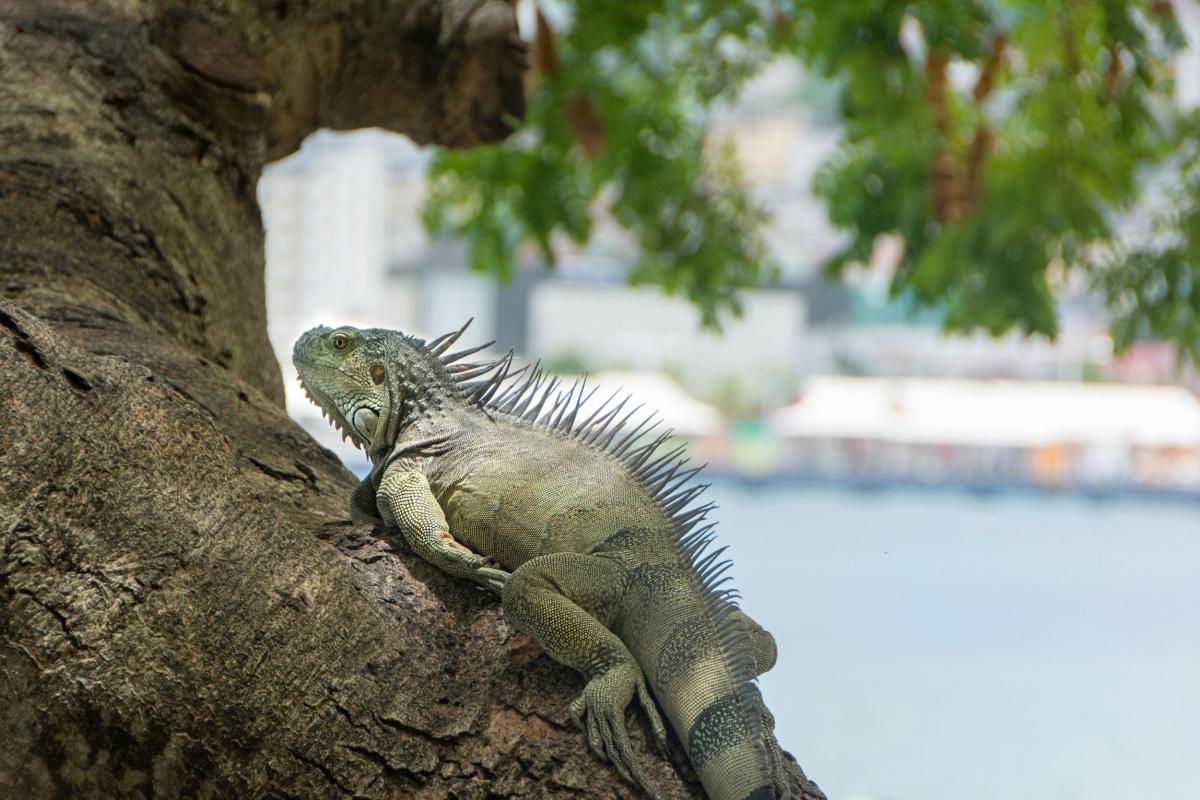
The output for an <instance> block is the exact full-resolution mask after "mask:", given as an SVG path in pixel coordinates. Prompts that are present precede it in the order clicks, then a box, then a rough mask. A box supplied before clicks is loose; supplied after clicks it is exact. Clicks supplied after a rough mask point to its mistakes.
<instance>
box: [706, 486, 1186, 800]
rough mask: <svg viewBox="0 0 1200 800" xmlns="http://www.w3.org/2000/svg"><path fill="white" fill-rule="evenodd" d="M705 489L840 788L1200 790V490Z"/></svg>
mask: <svg viewBox="0 0 1200 800" xmlns="http://www.w3.org/2000/svg"><path fill="white" fill-rule="evenodd" d="M706 496H707V498H708V499H712V500H715V501H716V502H718V503H719V504H720V505H721V507H720V508H719V509H718V510H717V511H716V512H714V515H713V518H715V519H717V520H719V521H720V523H721V524H720V526H719V531H720V539H721V542H722V543H723V544H729V545H730V553H731V554H732V556H733V558H734V562H735V565H734V571H733V574H734V578H735V581H736V585H737V586H738V587H739V588H740V589H741V590H742V594H743V595H744V601H743V603H742V604H743V607H744V608H745V609H746V610H747V611H748V612H749V613H750V614H751V615H752V616H754V617H756V618H757V619H758V620H759V621H760V622H761V623H762V624H763V625H765V626H766V627H767V628H768V629H769V630H771V631H772V632H773V633H774V634H775V637H776V639H777V641H778V642H779V649H780V657H779V663H778V664H777V666H776V667H775V669H774V670H773V671H771V672H770V673H768V674H767V675H765V676H763V678H762V680H761V683H762V688H763V692H764V695H765V696H766V699H767V702H768V704H769V705H770V707H771V708H772V710H773V711H774V713H775V715H776V717H777V719H778V723H777V732H778V734H779V739H780V742H781V743H782V744H783V746H784V747H785V749H788V750H790V751H792V752H793V753H795V754H796V756H797V757H798V758H799V760H800V762H801V764H802V765H803V766H804V767H805V769H806V770H807V771H808V772H809V774H810V775H811V776H812V777H813V778H814V779H815V780H817V781H818V783H820V784H821V786H822V787H823V788H824V789H825V791H826V792H827V793H828V795H829V797H830V800H990V798H996V799H997V800H1001V798H1002V799H1003V800H1011V799H1012V798H1013V797H1020V798H1021V800H1072V799H1073V798H1078V799H1079V800H1109V798H1111V799H1112V800H1117V798H1120V799H1121V800H1128V799H1129V798H1153V799H1154V800H1167V799H1168V798H1171V799H1174V798H1200V621H1198V617H1197V614H1198V613H1200V505H1194V504H1187V503H1182V502H1178V501H1174V502H1172V501H1148V500H1138V501H1131V500H1102V501H1101V500H1089V499H1083V498H1078V497H1070V496H1053V495H1036V494H1011V495H997V496H975V495H969V494H956V493H938V492H924V491H914V490H907V491H881V492H862V491H853V490H834V489H797V488H780V487H775V488H767V489H757V490H755V489H751V488H747V487H745V486H743V485H739V484H735V483H730V482H720V483H717V484H716V485H714V486H713V487H712V488H711V489H710V490H709V492H708V493H707V495H706Z"/></svg>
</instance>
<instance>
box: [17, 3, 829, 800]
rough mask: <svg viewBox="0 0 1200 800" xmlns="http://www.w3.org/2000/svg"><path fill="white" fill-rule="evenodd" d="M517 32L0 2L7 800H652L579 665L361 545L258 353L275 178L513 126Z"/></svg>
mask: <svg viewBox="0 0 1200 800" xmlns="http://www.w3.org/2000/svg"><path fill="white" fill-rule="evenodd" d="M514 31H515V21H514V17H513V12H512V8H511V6H509V5H508V4H506V3H504V2H502V0H482V1H479V0H390V1H389V0H174V1H173V2H172V1H170V0H161V2H139V0H0V289H2V296H0V370H2V375H3V382H2V384H0V661H2V664H3V673H2V677H0V796H3V797H6V798H7V797H12V798H25V797H29V798H42V797H102V796H103V797H126V796H130V797H149V796H154V797H193V796H202V797H222V798H227V797H252V796H253V797H258V796H271V797H306V798H307V797H341V796H356V797H400V796H404V797H408V796H411V797H429V798H441V797H459V798H484V797H496V796H508V795H515V796H529V797H567V796H573V797H577V796H597V797H636V796H637V793H636V791H635V790H634V789H633V788H632V787H630V786H628V785H626V784H623V783H622V782H621V781H620V779H619V778H618V777H617V776H616V774H615V772H614V771H612V770H611V769H610V768H609V767H608V766H607V765H605V764H603V763H601V762H600V761H598V760H596V759H595V758H594V757H593V756H592V755H591V754H590V753H589V752H587V750H586V748H585V746H584V744H583V740H582V737H581V734H580V733H579V732H578V731H576V730H575V729H574V727H573V726H572V725H571V724H570V722H569V720H568V719H567V716H566V706H567V704H568V703H569V701H570V700H571V699H572V698H573V697H574V696H575V694H577V693H578V691H579V690H580V688H581V681H580V679H579V678H578V677H577V676H576V675H574V673H572V672H570V671H568V670H565V669H563V668H561V667H559V666H557V665H556V664H554V663H553V662H551V661H550V660H549V659H548V658H546V657H545V656H542V655H540V654H539V651H538V649H537V647H536V646H535V645H533V644H532V643H531V642H530V641H529V640H528V639H527V638H525V637H523V636H521V635H519V634H518V633H517V632H516V631H515V630H514V629H513V628H512V626H511V625H510V624H509V623H508V622H507V621H506V620H505V618H504V616H503V614H502V613H501V612H500V611H499V609H498V608H497V605H496V603H495V602H494V600H492V599H491V598H490V596H488V595H486V594H484V593H482V592H481V591H479V590H476V589H475V588H473V587H471V586H468V585H466V584H464V583H462V582H458V581H454V580H451V579H449V578H447V577H446V576H444V575H442V574H441V573H439V572H438V571H437V570H435V569H433V568H431V567H429V566H427V565H426V564H424V563H423V562H422V561H420V559H418V558H416V557H415V556H412V555H411V554H409V553H406V552H404V551H403V548H402V547H401V546H400V545H399V544H398V543H397V542H395V541H393V540H392V539H391V538H390V537H389V536H388V534H387V533H386V532H384V531H373V530H371V529H370V528H364V527H361V526H359V527H355V526H352V525H351V524H350V522H349V521H348V519H347V517H348V514H347V510H346V508H347V498H348V495H349V492H350V490H351V488H352V486H353V479H352V477H351V476H350V474H349V473H348V472H347V471H346V470H345V468H344V467H343V466H342V465H341V464H340V463H339V462H338V461H337V459H336V458H335V457H334V456H333V455H332V454H331V453H330V452H329V451H327V450H325V449H323V448H321V447H319V446H318V445H316V444H315V443H314V442H313V441H312V440H311V439H309V437H308V436H306V435H305V434H304V433H303V431H301V430H300V429H299V428H298V427H297V426H296V425H295V424H294V423H293V422H291V421H290V420H289V419H288V418H287V417H286V415H285V414H284V413H283V411H282V405H281V404H282V398H283V392H282V386H281V384H280V376H279V371H278V367H277V365H276V363H275V360H274V357H273V355H272V352H271V348H270V344H269V342H268V341H267V337H266V312H265V302H264V289H263V232H262V226H261V222H260V219H259V212H258V207H257V204H256V201H255V185H256V182H257V179H258V176H259V173H260V170H261V168H262V165H263V164H264V163H265V162H266V161H267V160H270V159H273V158H278V157H281V156H283V155H286V154H287V153H289V152H291V151H293V150H294V149H295V148H296V147H297V146H298V145H299V143H300V141H301V140H302V139H303V138H304V137H305V136H306V135H307V134H308V133H310V132H311V131H313V130H315V129H316V128H318V127H333V128H353V127H361V126H367V125H379V126H382V127H385V128H388V129H391V130H395V131H399V132H403V133H406V134H408V135H409V136H411V137H413V138H414V139H415V140H417V141H420V142H438V143H442V144H447V145H451V146H470V145H473V144H476V143H479V142H484V141H492V140H495V139H497V138H500V137H502V136H504V135H505V134H506V133H507V131H508V126H507V122H506V120H507V115H510V114H511V115H519V114H520V113H521V111H522V103H523V98H522V95H521V88H520V78H521V75H520V73H521V57H520V54H519V53H518V52H516V51H515V50H514V48H513V46H512V42H511V39H510V36H511V35H512V34H513V32H514ZM633 735H634V738H635V740H636V741H635V743H636V746H637V747H638V749H639V755H640V757H641V760H642V763H644V764H645V765H646V766H647V768H648V769H649V770H650V772H651V774H652V776H653V777H654V778H655V779H656V781H657V782H658V783H659V785H661V786H662V788H663V792H664V796H666V797H692V796H699V788H698V785H697V784H696V782H695V780H694V778H693V777H692V776H691V775H690V773H689V771H688V769H687V767H686V766H685V762H684V760H683V756H682V751H681V750H679V748H678V747H676V748H675V750H676V752H675V753H674V754H673V757H672V758H671V759H670V761H668V760H666V759H664V758H663V757H662V756H661V755H658V754H656V753H655V752H654V751H653V748H652V747H651V746H648V742H649V739H648V737H647V731H646V730H645V728H644V726H643V724H642V723H641V722H638V723H636V724H635V725H634V734H633ZM677 769H678V770H679V772H678V773H677V772H676V770H677ZM799 779H800V778H799V777H798V778H797V780H799ZM811 796H812V797H818V796H819V793H818V792H817V790H816V789H815V787H813V788H812V790H811Z"/></svg>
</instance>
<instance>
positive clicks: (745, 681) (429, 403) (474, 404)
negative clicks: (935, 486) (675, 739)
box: [292, 320, 792, 800]
mask: <svg viewBox="0 0 1200 800" xmlns="http://www.w3.org/2000/svg"><path fill="white" fill-rule="evenodd" d="M467 324H468V325H469V324H470V321H469V320H468V323H467ZM466 327H467V326H466V325H464V326H463V327H462V328H460V329H459V330H457V331H454V332H452V333H448V334H446V335H444V336H440V337H438V338H437V339H434V340H432V341H430V342H428V343H426V342H425V341H423V340H422V339H419V338H416V337H414V336H408V335H405V334H402V333H400V332H397V331H391V330H384V329H368V330H359V329H355V328H351V327H340V328H335V329H330V328H327V327H318V328H314V329H312V330H310V331H308V332H307V333H305V334H304V335H303V336H301V337H300V339H299V340H298V341H297V342H296V345H295V349H294V351H293V355H292V360H293V362H294V363H295V365H296V370H297V371H298V373H299V377H300V381H301V384H302V386H303V387H304V389H305V391H306V392H307V394H308V396H309V398H310V399H311V400H313V401H314V402H315V403H316V404H317V405H318V406H320V408H321V411H322V413H323V414H324V415H325V416H327V417H329V419H330V421H331V422H332V423H333V424H334V425H335V426H336V427H337V428H338V429H339V430H340V431H342V433H343V436H344V437H348V438H350V439H351V440H353V442H354V443H355V444H356V445H358V446H359V447H361V448H362V449H364V450H365V451H366V452H367V454H368V455H369V457H370V459H371V461H372V464H373V469H372V470H371V472H370V474H369V475H368V477H367V478H366V479H364V480H363V482H362V483H361V484H359V486H358V487H357V488H356V490H355V491H354V494H353V496H352V498H351V510H352V514H353V516H354V517H355V519H357V520H360V521H361V520H382V521H383V522H385V523H386V524H388V525H392V526H395V527H396V528H398V529H399V531H400V534H401V536H402V538H403V539H404V540H405V541H406V542H407V543H408V545H410V546H411V547H412V549H413V550H414V551H415V552H416V553H417V554H419V555H420V556H421V557H423V558H424V559H425V560H427V561H429V562H430V563H432V564H434V565H436V566H438V567H440V568H441V569H443V570H445V571H446V572H448V573H450V574H451V575H456V576H459V577H462V578H467V579H469V580H472V581H475V582H476V583H478V584H480V585H482V586H484V587H487V588H489V589H491V590H493V591H495V592H497V593H499V594H500V596H501V598H502V604H503V608H504V610H505V612H506V613H507V614H508V615H510V616H511V617H512V619H513V620H514V621H515V622H516V623H517V625H518V626H519V627H520V628H521V629H522V630H524V631H525V632H526V633H528V634H530V635H531V636H533V637H534V638H536V639H537V641H538V642H539V643H540V644H541V646H542V649H543V650H545V652H546V653H548V654H549V655H550V656H551V657H552V658H554V659H555V660H556V661H558V662H560V663H562V664H566V665H567V666H570V667H573V668H575V669H576V670H578V671H579V672H581V673H583V676H584V678H585V679H586V685H585V686H584V689H583V693H582V694H581V695H580V696H579V698H578V699H577V700H575V701H574V702H573V703H572V704H571V706H570V712H571V715H572V716H573V717H574V719H575V720H576V722H577V723H579V724H580V725H581V726H582V727H583V728H584V730H585V731H586V738H587V740H588V742H589V744H590V746H591V747H592V748H593V749H594V750H595V751H596V752H597V753H598V754H600V755H601V756H606V757H607V758H608V759H609V761H611V762H612V764H613V766H614V767H616V769H617V771H618V772H619V773H620V774H621V775H622V776H623V777H624V778H625V779H626V780H629V781H632V782H634V783H636V784H638V785H640V786H641V787H642V788H643V789H644V790H645V791H646V793H648V794H649V795H651V796H654V797H657V792H656V791H655V789H654V787H653V786H652V785H651V783H650V781H649V780H648V779H647V777H646V774H645V772H644V770H643V769H642V768H641V766H640V765H639V764H638V763H637V762H636V761H635V759H634V757H633V752H632V749H631V747H630V743H629V737H628V732H627V730H626V727H625V711H626V708H627V707H628V706H629V705H630V703H631V702H632V700H633V698H634V696H636V697H637V699H638V701H639V703H640V704H641V706H642V708H643V710H644V711H645V713H646V715H647V716H648V717H649V721H650V726H651V729H652V730H653V732H654V734H655V736H656V738H657V739H658V740H659V743H660V744H661V745H664V746H665V743H666V729H665V727H664V725H663V722H662V719H661V718H660V716H659V712H658V710H657V708H656V706H655V703H654V701H653V700H652V699H651V693H652V694H653V697H654V698H657V700H658V703H659V704H660V705H661V706H662V708H663V710H664V711H665V712H666V716H667V718H668V719H669V720H670V722H671V725H672V727H673V728H674V730H675V731H676V733H678V734H679V737H680V740H681V741H682V742H683V745H684V749H685V750H686V751H687V754H688V757H689V758H690V760H691V762H692V764H693V766H694V767H695V769H696V772H697V773H698V774H699V776H700V780H701V782H702V783H703V784H704V788H705V790H706V791H707V793H708V795H709V797H711V798H713V800H748V799H752V800H762V799H765V798H778V797H791V796H792V782H791V780H790V779H789V776H788V774H787V771H785V769H784V758H785V757H784V755H783V753H782V752H781V751H780V749H779V745H778V744H777V742H776V740H775V736H774V732H773V728H774V720H773V718H772V717H771V715H770V713H769V712H768V711H767V709H766V707H765V705H764V704H763V701H762V696H761V694H760V693H759V691H758V688H757V686H756V685H755V682H754V678H755V676H757V675H758V674H760V673H762V672H764V671H766V670H767V669H770V668H771V666H772V665H773V664H774V662H775V656H776V649H775V641H774V639H773V638H772V637H771V635H770V634H769V633H767V632H766V631H765V630H763V629H762V628H761V627H760V626H759V625H758V624H756V623H755V622H754V621H753V620H751V619H750V618H749V617H747V616H746V615H745V614H743V613H742V612H741V611H740V610H738V608H737V607H736V605H735V602H734V601H735V596H736V594H735V592H734V591H733V590H731V589H729V588H726V587H725V585H724V584H725V582H726V580H727V579H726V577H725V572H726V570H727V568H728V566H729V562H728V561H725V560H722V559H721V554H722V552H723V550H724V549H725V548H720V549H716V550H712V549H710V548H709V545H710V543H711V542H712V540H713V532H712V528H713V526H712V525H711V524H704V519H705V515H706V514H707V513H708V511H709V510H710V509H711V508H712V504H708V505H701V506H695V505H694V504H693V500H694V499H695V498H696V496H697V495H698V494H699V493H700V492H701V491H702V490H703V489H704V488H705V487H704V486H703V485H693V483H692V480H691V479H692V478H693V477H694V476H695V474H696V472H698V471H699V467H688V466H687V464H686V460H685V459H683V458H681V457H680V453H681V450H682V448H676V449H673V450H670V451H668V452H665V453H660V452H659V451H660V449H662V448H661V446H662V445H663V443H664V442H665V441H666V439H667V438H668V436H669V432H667V433H661V434H658V435H656V436H655V435H653V433H654V430H655V427H656V426H657V425H658V423H657V422H654V421H653V417H654V415H650V416H645V417H643V416H641V415H640V414H639V409H640V406H639V407H638V408H634V409H632V410H626V407H627V406H628V405H629V400H630V398H629V397H625V398H624V399H618V396H617V395H618V394H619V392H618V393H617V394H614V395H613V396H612V397H610V398H609V399H608V401H606V402H605V403H603V404H601V405H599V406H598V407H597V408H596V409H595V410H592V411H590V412H589V413H588V415H587V417H586V418H583V414H582V409H583V408H584V405H585V403H587V401H588V399H589V398H591V397H592V393H586V394H585V385H584V383H583V381H579V382H577V383H576V384H574V385H572V386H570V387H567V388H560V386H559V381H558V379H557V378H554V377H551V376H549V375H548V374H547V373H546V372H545V371H543V370H542V369H540V368H538V367H537V366H536V365H535V366H534V367H533V368H532V369H528V368H522V369H519V370H518V369H514V367H513V354H512V352H511V351H509V353H508V354H507V355H506V356H504V357H502V358H500V359H498V360H492V361H487V362H484V363H475V362H471V361H469V360H468V358H469V357H470V356H471V355H472V354H474V353H477V352H479V351H480V350H483V349H484V348H486V347H488V346H490V345H491V344H493V343H492V342H488V343H487V344H485V345H480V346H478V347H471V348H467V349H464V350H460V351H458V352H453V353H451V352H448V351H449V350H450V348H451V346H452V345H453V344H454V343H455V342H456V341H457V340H458V338H459V337H460V336H462V334H463V332H464V331H465V330H466ZM594 391H595V390H594V389H593V390H592V392H594Z"/></svg>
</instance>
